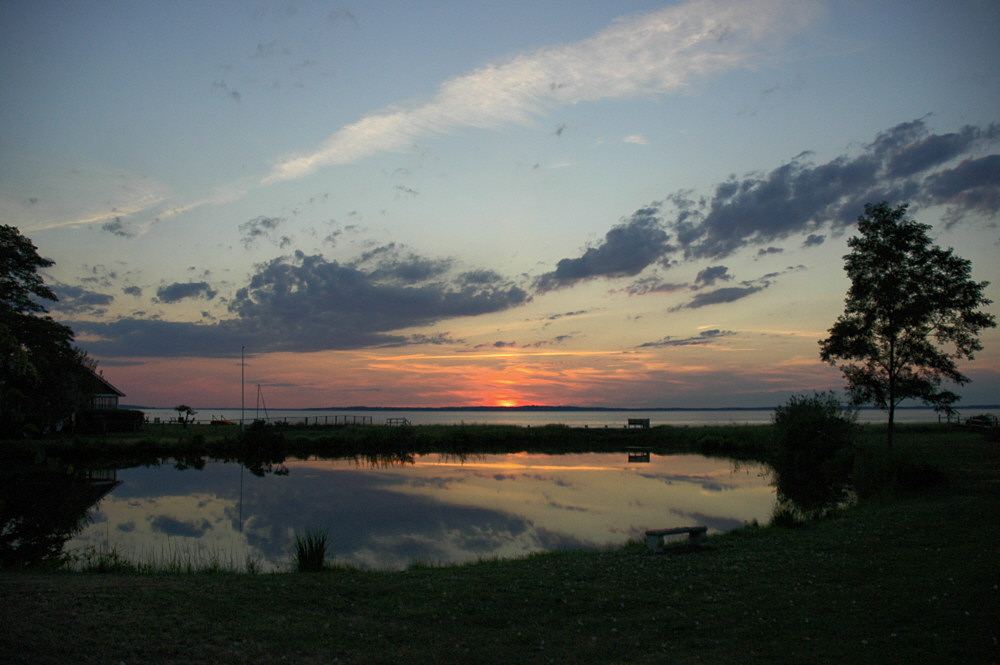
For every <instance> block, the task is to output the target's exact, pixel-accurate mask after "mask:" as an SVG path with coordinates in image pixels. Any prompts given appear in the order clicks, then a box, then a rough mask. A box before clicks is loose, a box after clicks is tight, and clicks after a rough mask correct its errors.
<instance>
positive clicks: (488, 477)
mask: <svg viewBox="0 0 1000 665" xmlns="http://www.w3.org/2000/svg"><path fill="white" fill-rule="evenodd" d="M639 459H640V460H641V459H643V458H642V457H640V458H639ZM645 459H648V461H636V460H635V459H634V458H630V456H629V455H628V454H626V453H625V452H622V453H612V454H609V453H588V454H574V455H544V454H534V453H531V454H529V453H512V454H506V455H476V456H468V457H464V458H458V457H455V456H453V455H444V454H432V455H423V456H416V457H415V458H414V459H413V462H412V463H404V464H395V465H388V464H385V465H372V464H370V463H366V462H364V461H355V460H344V459H309V460H298V461H292V460H289V461H286V462H285V463H284V464H283V465H282V467H280V473H279V474H273V473H272V474H266V475H264V476H263V477H261V476H255V475H253V474H251V473H250V472H248V471H247V470H246V469H245V468H244V467H243V466H242V465H240V464H236V463H222V462H207V463H206V464H205V465H204V467H203V468H200V469H192V468H187V469H178V468H176V467H175V466H174V465H173V464H169V463H168V464H164V465H161V466H159V467H145V468H129V469H122V470H118V471H117V472H116V474H115V480H117V481H118V484H117V485H116V486H114V488H113V489H112V490H111V491H110V492H109V493H107V494H106V495H104V497H103V498H101V499H100V501H99V502H98V503H97V504H96V505H95V506H94V507H93V508H92V509H91V513H90V520H89V523H88V525H87V526H85V527H84V529H83V530H82V531H81V532H80V533H79V534H77V535H76V536H75V537H74V538H72V539H71V540H70V541H69V542H68V543H67V544H66V548H65V551H67V552H74V551H77V552H79V551H86V550H87V549H88V548H94V549H96V550H98V551H101V550H107V549H108V548H115V549H116V550H117V551H118V553H119V554H121V555H123V556H125V557H126V558H128V559H129V560H133V561H137V562H141V563H160V564H163V563H169V562H171V561H180V562H182V563H190V564H194V565H202V564H206V565H207V564H209V563H211V562H213V561H218V562H220V563H221V564H222V565H224V566H226V567H231V568H238V569H242V568H243V567H244V566H245V565H246V562H247V561H248V560H252V561H254V562H256V564H257V565H258V566H259V567H260V568H261V569H262V570H288V569H290V568H291V567H292V559H293V552H294V544H293V543H294V534H295V533H296V532H297V531H298V532H299V533H302V532H304V531H305V530H306V529H320V530H325V531H326V532H327V534H328V538H329V543H330V550H331V551H330V554H331V557H332V559H333V560H334V561H335V562H337V563H341V564H348V565H353V566H358V567H363V568H373V569H401V568H405V567H407V566H409V565H411V564H413V563H416V562H422V563H427V564H451V563H462V562H467V561H473V560H476V559H480V558H489V557H516V556H522V555H525V554H529V553H531V552H538V551H542V550H555V549H567V548H602V547H616V546H619V545H622V544H624V543H625V542H627V541H628V540H630V539H641V538H642V533H643V531H645V530H646V529H653V528H662V527H669V526H684V525H693V524H704V525H706V526H708V527H709V531H710V533H711V532H715V533H718V532H720V531H728V530H730V529H733V528H737V527H740V526H743V525H744V524H746V523H748V522H750V521H752V520H758V521H759V522H761V523H764V522H767V521H768V519H769V518H770V515H771V512H772V510H773V508H774V504H775V490H774V487H773V486H772V485H771V474H770V471H769V468H768V467H766V466H765V465H761V464H756V463H745V462H739V463H737V462H733V461H731V460H726V459H722V458H709V457H703V456H700V455H665V456H658V455H648V456H646V458H645ZM285 470H287V474H285V473H284V471H285Z"/></svg>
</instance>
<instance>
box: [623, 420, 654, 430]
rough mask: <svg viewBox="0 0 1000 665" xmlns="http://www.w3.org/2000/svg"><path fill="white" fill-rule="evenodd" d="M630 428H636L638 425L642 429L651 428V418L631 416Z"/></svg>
mask: <svg viewBox="0 0 1000 665" xmlns="http://www.w3.org/2000/svg"><path fill="white" fill-rule="evenodd" d="M626 427H628V429H635V428H636V427H638V428H640V429H649V418H629V419H628V425H627V426H626Z"/></svg>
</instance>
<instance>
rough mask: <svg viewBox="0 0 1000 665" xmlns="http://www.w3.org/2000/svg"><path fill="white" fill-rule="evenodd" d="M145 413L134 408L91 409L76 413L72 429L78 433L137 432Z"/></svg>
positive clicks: (141, 425) (142, 423)
mask: <svg viewBox="0 0 1000 665" xmlns="http://www.w3.org/2000/svg"><path fill="white" fill-rule="evenodd" d="M145 419H146V415H145V414H144V413H143V412H142V411H138V410H135V409H93V410H88V411H81V412H79V413H77V415H76V424H75V427H74V431H75V432H76V433H78V434H106V433H110V432H138V431H139V430H141V429H142V427H143V425H144V424H145Z"/></svg>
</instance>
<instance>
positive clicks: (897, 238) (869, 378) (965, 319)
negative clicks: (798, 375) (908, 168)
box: [820, 202, 996, 449]
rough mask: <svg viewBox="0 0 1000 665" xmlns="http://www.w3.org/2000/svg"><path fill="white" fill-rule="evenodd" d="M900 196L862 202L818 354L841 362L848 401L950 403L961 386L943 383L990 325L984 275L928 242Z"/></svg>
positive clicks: (955, 375)
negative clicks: (841, 304)
mask: <svg viewBox="0 0 1000 665" xmlns="http://www.w3.org/2000/svg"><path fill="white" fill-rule="evenodd" d="M906 210H907V206H906V205H905V204H903V205H900V206H897V207H895V208H892V207H890V206H889V205H888V204H887V203H886V202H882V203H877V204H871V203H869V204H867V205H865V214H864V215H862V216H861V217H859V218H858V231H859V232H860V235H858V236H855V237H853V238H851V239H850V240H848V246H850V248H851V253H850V254H848V255H847V256H845V257H844V259H845V266H844V269H845V270H846V271H847V276H848V277H850V279H851V288H850V289H849V290H848V292H847V299H846V307H845V309H844V313H843V314H842V315H841V316H840V317H839V318H838V319H837V321H836V323H835V324H834V325H833V327H832V328H830V336H829V337H828V338H826V339H824V340H822V341H820V349H821V350H820V357H821V358H822V359H823V360H825V361H827V362H829V363H830V364H832V365H839V367H840V369H841V370H842V371H843V373H844V377H845V378H846V379H847V385H848V391H849V394H850V396H851V401H852V402H853V403H854V404H874V405H876V406H878V407H880V408H882V409H884V410H887V411H888V412H889V428H888V434H887V442H888V447H889V449H891V448H892V436H893V427H894V421H895V410H896V407H897V406H898V405H899V403H900V402H901V401H903V400H905V399H917V400H920V401H922V402H923V403H925V404H928V405H931V406H934V407H935V408H937V409H944V410H950V409H951V405H952V404H953V403H954V402H955V401H956V400H957V399H958V396H957V395H956V394H955V393H953V392H951V391H950V390H947V389H945V388H944V387H943V386H942V383H943V381H945V380H948V381H951V382H954V383H956V384H959V385H961V384H964V383H967V382H968V381H969V379H968V377H966V376H965V375H964V374H962V373H961V372H960V371H959V369H958V366H957V361H959V360H963V359H964V360H971V359H972V357H973V354H974V353H975V352H976V351H978V350H980V349H982V345H981V344H980V342H979V332H980V331H981V330H982V329H983V328H990V327H993V326H995V325H996V321H995V319H994V317H993V316H992V315H991V314H987V313H986V312H984V311H982V310H981V309H980V308H982V307H984V306H985V305H989V304H990V302H991V301H990V300H987V299H986V298H985V297H984V296H983V290H984V289H985V288H986V286H987V284H988V282H975V281H973V280H972V277H971V273H972V263H971V262H970V261H969V260H967V259H963V258H960V257H958V256H955V255H954V254H953V250H951V249H941V248H940V247H938V246H936V245H933V244H932V243H931V240H930V237H929V236H928V234H927V232H928V230H930V228H931V227H930V226H928V225H926V224H920V223H918V222H916V221H914V220H912V219H907V217H906Z"/></svg>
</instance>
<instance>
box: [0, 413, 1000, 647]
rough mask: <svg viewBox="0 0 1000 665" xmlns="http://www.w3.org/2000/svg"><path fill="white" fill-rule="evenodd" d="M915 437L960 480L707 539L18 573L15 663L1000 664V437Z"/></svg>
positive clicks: (4, 635)
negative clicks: (354, 563)
mask: <svg viewBox="0 0 1000 665" xmlns="http://www.w3.org/2000/svg"><path fill="white" fill-rule="evenodd" d="M875 445H877V444H875ZM897 447H898V449H899V450H900V451H901V453H903V454H904V455H906V456H907V457H908V458H910V459H913V460H916V461H918V462H922V463H929V464H933V465H935V466H937V467H939V468H940V469H942V470H943V471H944V472H945V473H946V475H947V477H948V480H949V483H948V486H947V487H946V488H944V489H937V490H933V491H931V492H926V493H923V494H921V495H916V496H914V495H904V496H894V497H886V498H884V499H880V500H872V501H869V502H866V503H865V504H864V505H862V506H859V507H855V508H852V509H849V510H846V511H843V512H841V513H839V514H837V515H836V516H835V517H832V518H829V519H826V520H822V521H818V522H813V523H810V524H808V525H805V526H800V527H797V528H777V527H766V528H765V527H748V528H745V529H741V530H738V531H736V532H732V533H729V534H726V535H722V536H716V537H713V538H710V539H709V540H708V544H707V546H706V547H705V548H703V549H701V550H699V551H689V550H686V549H684V548H678V549H677V550H676V551H675V552H674V553H672V554H667V555H650V554H647V553H646V551H645V546H644V545H631V546H628V547H626V548H624V549H621V550H616V551H610V552H583V551H572V552H554V553H547V554H542V555H536V556H532V557H529V558H525V559H519V560H513V561H486V562H481V563H476V564H472V565H466V566H458V567H441V568H436V567H423V566H416V567H412V568H410V569H408V570H406V571H402V572H365V571H359V570H351V569H334V570H328V571H326V572H322V573H282V574H273V575H245V574H231V573H215V574H188V575H166V574H152V575H128V574H79V573H37V572H4V573H0V662H4V663H69V662H78V663H89V662H93V663H115V664H117V663H205V662H210V663H215V664H218V665H222V664H225V663H274V662H281V661H284V662H291V663H335V662H336V663H404V662H405V663H441V664H443V663H449V664H450V663H761V664H764V663H766V664H768V665H772V664H774V663H837V664H842V663H880V664H892V663H900V664H903V663H905V664H906V665H912V663H920V664H921V665H926V664H930V663H963V664H965V663H970V664H971V663H996V662H1000V647H998V639H1000V444H998V443H996V442H991V441H988V440H987V439H986V438H985V437H983V436H982V435H980V434H978V433H974V432H967V431H964V430H960V429H957V428H953V427H943V426H942V427H928V428H913V429H904V430H903V431H902V432H901V433H900V435H899V436H898V438H897Z"/></svg>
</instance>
